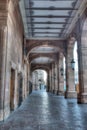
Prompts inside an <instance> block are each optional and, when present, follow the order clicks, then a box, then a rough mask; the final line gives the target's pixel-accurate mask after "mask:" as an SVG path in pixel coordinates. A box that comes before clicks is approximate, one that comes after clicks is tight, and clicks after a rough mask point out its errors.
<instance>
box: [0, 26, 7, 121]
mask: <svg viewBox="0 0 87 130" xmlns="http://www.w3.org/2000/svg"><path fill="white" fill-rule="evenodd" d="M6 42H7V27H1V28H0V121H1V120H4V107H5V106H4V99H5V77H6V74H5V69H6V52H7V51H6V50H7V49H6V47H7V46H6Z"/></svg>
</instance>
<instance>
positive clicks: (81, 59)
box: [77, 16, 87, 103]
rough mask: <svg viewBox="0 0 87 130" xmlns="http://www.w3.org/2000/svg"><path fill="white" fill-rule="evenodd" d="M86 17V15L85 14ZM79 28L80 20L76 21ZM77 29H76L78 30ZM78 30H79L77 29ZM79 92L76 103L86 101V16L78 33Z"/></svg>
mask: <svg viewBox="0 0 87 130" xmlns="http://www.w3.org/2000/svg"><path fill="white" fill-rule="evenodd" d="M86 17H87V16H86ZM78 25H79V29H81V21H80V19H79V21H78ZM79 29H78V30H79ZM78 32H81V30H79V31H78ZM77 43H78V63H79V93H78V103H87V18H86V20H85V23H84V26H83V27H82V35H81V33H80V34H79V33H78V38H77Z"/></svg>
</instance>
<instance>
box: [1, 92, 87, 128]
mask: <svg viewBox="0 0 87 130" xmlns="http://www.w3.org/2000/svg"><path fill="white" fill-rule="evenodd" d="M82 119H83V120H82ZM86 122H87V105H86V104H84V105H80V104H77V101H76V99H68V100H65V99H64V97H63V96H56V95H53V94H51V93H47V92H46V91H42V90H39V91H33V93H32V94H31V95H30V96H28V98H27V99H26V100H25V101H24V102H23V103H22V105H21V106H20V107H19V108H18V109H16V110H15V111H14V112H13V113H12V114H11V115H10V117H9V118H8V119H6V120H5V121H4V123H1V124H0V130H87V125H86Z"/></svg>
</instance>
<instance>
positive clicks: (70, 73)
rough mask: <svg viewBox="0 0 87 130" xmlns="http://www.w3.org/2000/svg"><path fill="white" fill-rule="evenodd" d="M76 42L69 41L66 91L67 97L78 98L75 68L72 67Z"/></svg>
mask: <svg viewBox="0 0 87 130" xmlns="http://www.w3.org/2000/svg"><path fill="white" fill-rule="evenodd" d="M73 48H74V42H69V44H68V47H67V56H66V92H65V98H77V92H76V91H75V79H74V70H72V67H71V60H72V59H73Z"/></svg>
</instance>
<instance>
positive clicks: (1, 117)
mask: <svg viewBox="0 0 87 130" xmlns="http://www.w3.org/2000/svg"><path fill="white" fill-rule="evenodd" d="M3 120H4V118H3V110H0V121H3Z"/></svg>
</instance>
